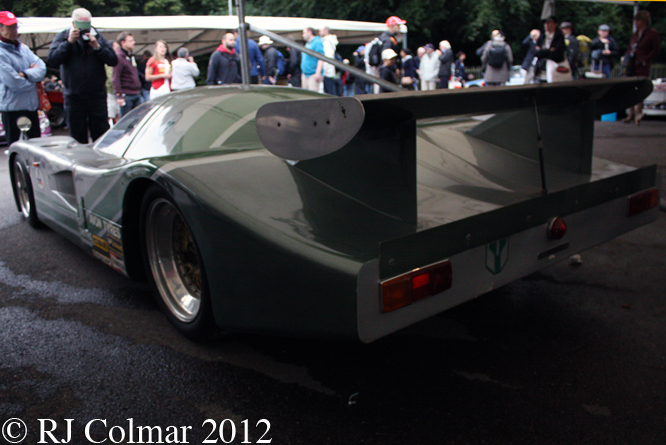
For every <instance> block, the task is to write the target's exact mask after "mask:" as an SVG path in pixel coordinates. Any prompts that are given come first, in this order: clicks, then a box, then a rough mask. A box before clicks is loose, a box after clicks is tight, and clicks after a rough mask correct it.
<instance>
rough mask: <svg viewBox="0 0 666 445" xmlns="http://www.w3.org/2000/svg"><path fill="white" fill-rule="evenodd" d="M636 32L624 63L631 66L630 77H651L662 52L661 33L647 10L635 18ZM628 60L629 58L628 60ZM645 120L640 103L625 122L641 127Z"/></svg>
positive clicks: (638, 13)
mask: <svg viewBox="0 0 666 445" xmlns="http://www.w3.org/2000/svg"><path fill="white" fill-rule="evenodd" d="M634 23H635V24H636V32H635V33H633V34H632V36H631V39H630V40H629V47H628V48H627V52H626V53H625V54H624V57H623V62H626V63H628V64H630V67H629V70H628V71H629V72H628V73H627V75H629V76H644V77H650V63H651V62H652V59H654V58H655V57H656V56H657V55H658V54H659V51H660V50H661V39H660V38H659V33H658V32H657V31H655V30H654V29H652V28H651V25H652V18H651V17H650V13H649V12H648V11H646V10H641V11H638V12H637V13H636V15H635V16H634ZM627 58H629V59H628V60H627ZM642 119H643V102H639V103H637V104H636V105H634V107H633V108H630V109H629V115H628V116H627V118H626V119H624V122H626V123H628V122H632V121H634V122H635V123H636V125H640V123H641V120H642Z"/></svg>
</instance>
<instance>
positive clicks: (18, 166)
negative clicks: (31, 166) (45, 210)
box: [12, 155, 42, 229]
mask: <svg viewBox="0 0 666 445" xmlns="http://www.w3.org/2000/svg"><path fill="white" fill-rule="evenodd" d="M12 186H13V188H14V196H15V197H16V202H17V203H18V207H19V210H20V212H21V213H22V214H23V216H24V217H25V219H27V220H28V223H29V224H30V225H31V226H32V227H34V228H35V229H37V228H40V227H42V222H41V221H40V220H39V218H38V217H37V207H36V206H35V195H34V193H33V190H32V182H30V174H29V173H28V170H27V169H26V167H25V165H24V164H23V160H22V159H21V157H20V156H19V155H16V156H15V157H14V160H13V161H12Z"/></svg>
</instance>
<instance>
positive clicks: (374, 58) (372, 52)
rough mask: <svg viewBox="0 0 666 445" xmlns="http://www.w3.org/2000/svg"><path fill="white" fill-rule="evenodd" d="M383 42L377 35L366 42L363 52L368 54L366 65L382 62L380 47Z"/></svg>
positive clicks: (375, 64) (376, 64)
mask: <svg viewBox="0 0 666 445" xmlns="http://www.w3.org/2000/svg"><path fill="white" fill-rule="evenodd" d="M383 46H384V44H383V43H382V41H381V40H379V37H376V38H375V39H374V40H373V41H372V42H370V43H368V46H366V48H365V53H366V54H367V56H368V65H370V66H380V65H381V64H382V47H383Z"/></svg>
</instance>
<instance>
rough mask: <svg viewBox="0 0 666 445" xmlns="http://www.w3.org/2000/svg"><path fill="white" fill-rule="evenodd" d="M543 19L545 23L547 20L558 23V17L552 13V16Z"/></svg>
mask: <svg viewBox="0 0 666 445" xmlns="http://www.w3.org/2000/svg"><path fill="white" fill-rule="evenodd" d="M541 21H542V22H543V23H546V22H553V23H558V20H557V17H555V16H554V15H551V16H549V17H546V18H544V19H541Z"/></svg>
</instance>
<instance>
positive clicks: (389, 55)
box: [382, 48, 398, 60]
mask: <svg viewBox="0 0 666 445" xmlns="http://www.w3.org/2000/svg"><path fill="white" fill-rule="evenodd" d="M395 57H398V55H397V54H396V53H395V51H393V50H392V49H391V48H389V49H385V50H384V51H382V60H389V59H393V58H395Z"/></svg>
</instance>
